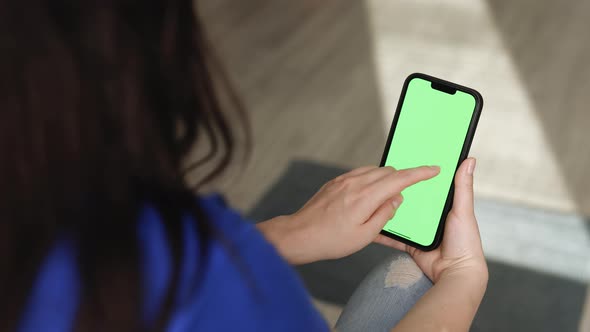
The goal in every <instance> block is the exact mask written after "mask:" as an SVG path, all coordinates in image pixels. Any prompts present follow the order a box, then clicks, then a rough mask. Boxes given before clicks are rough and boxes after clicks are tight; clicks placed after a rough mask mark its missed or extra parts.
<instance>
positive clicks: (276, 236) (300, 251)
mask: <svg viewBox="0 0 590 332" xmlns="http://www.w3.org/2000/svg"><path fill="white" fill-rule="evenodd" d="M292 219H293V218H292V216H290V215H286V216H278V217H275V218H273V219H270V220H267V221H264V222H261V223H258V224H257V228H258V230H260V232H261V233H262V234H263V235H264V237H265V238H266V240H267V241H268V242H270V243H271V244H272V245H273V246H274V247H275V248H276V249H277V251H278V252H279V254H280V255H281V256H282V257H283V258H284V259H285V260H286V261H287V262H289V264H292V265H300V264H306V263H311V262H313V261H315V259H314V258H313V257H311V255H310V253H309V250H306V247H307V246H306V245H305V243H306V240H305V238H306V236H305V234H304V231H303V229H301V227H299V225H298V224H297V223H295V222H294V220H292Z"/></svg>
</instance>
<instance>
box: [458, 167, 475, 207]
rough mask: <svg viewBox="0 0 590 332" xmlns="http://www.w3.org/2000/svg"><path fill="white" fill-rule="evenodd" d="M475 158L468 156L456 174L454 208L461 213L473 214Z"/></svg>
mask: <svg viewBox="0 0 590 332" xmlns="http://www.w3.org/2000/svg"><path fill="white" fill-rule="evenodd" d="M474 170H475V158H467V159H465V161H463V163H462V164H461V166H460V167H459V169H458V170H457V174H455V196H454V199H453V210H455V213H457V214H459V215H465V214H468V215H472V214H473V171H474Z"/></svg>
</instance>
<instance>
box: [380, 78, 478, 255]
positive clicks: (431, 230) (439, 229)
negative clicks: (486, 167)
mask: <svg viewBox="0 0 590 332" xmlns="http://www.w3.org/2000/svg"><path fill="white" fill-rule="evenodd" d="M482 106H483V99H482V97H481V95H480V94H479V93H478V92H477V91H475V90H473V89H470V88H466V87H464V86H461V85H458V84H454V83H451V82H447V81H444V80H441V79H438V78H435V77H432V76H428V75H425V74H420V73H415V74H412V75H410V76H408V78H407V79H406V81H405V82H404V86H403V89H402V93H401V97H400V100H399V102H398V105H397V110H396V113H395V116H394V118H393V123H392V125H391V130H390V131H389V136H388V138H387V143H386V145H385V151H384V152H383V157H382V158H381V166H393V167H395V168H396V169H404V168H410V167H417V166H423V165H436V166H440V173H439V174H438V175H437V176H436V177H434V178H432V179H429V180H426V181H422V182H420V183H417V184H415V185H413V186H410V187H408V188H406V189H405V190H404V191H402V195H403V196H404V202H403V203H402V205H401V206H400V207H399V208H398V210H397V211H396V213H395V216H394V217H393V218H392V219H391V220H389V221H388V222H387V224H386V225H385V227H383V230H382V231H381V233H382V234H384V235H386V236H389V237H391V238H393V239H396V240H398V241H400V242H403V243H406V244H409V245H411V246H413V247H415V248H418V249H421V250H424V251H429V250H433V249H436V248H437V247H438V246H439V245H440V243H441V240H442V236H443V231H444V224H445V219H446V217H447V214H448V213H449V210H450V209H451V207H452V204H453V180H454V178H455V172H456V171H457V168H458V167H459V165H460V163H461V162H462V161H463V160H465V158H467V154H468V153H469V148H470V146H471V142H472V140H473V136H474V134H475V128H476V127H477V122H478V121H479V116H480V114H481V109H482Z"/></svg>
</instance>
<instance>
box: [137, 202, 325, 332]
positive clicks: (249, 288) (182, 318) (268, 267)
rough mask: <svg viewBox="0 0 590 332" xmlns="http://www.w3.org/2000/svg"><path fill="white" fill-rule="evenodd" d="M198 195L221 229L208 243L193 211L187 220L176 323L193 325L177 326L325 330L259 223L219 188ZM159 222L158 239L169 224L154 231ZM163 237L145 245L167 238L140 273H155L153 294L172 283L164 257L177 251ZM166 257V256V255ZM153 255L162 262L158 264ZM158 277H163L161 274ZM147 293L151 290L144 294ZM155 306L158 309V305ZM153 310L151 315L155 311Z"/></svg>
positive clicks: (153, 213)
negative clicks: (229, 201) (170, 249)
mask: <svg viewBox="0 0 590 332" xmlns="http://www.w3.org/2000/svg"><path fill="white" fill-rule="evenodd" d="M197 199H198V204H199V205H200V207H201V208H202V209H203V210H204V212H205V213H206V215H207V217H208V218H209V220H208V221H209V222H210V224H211V226H212V227H214V228H215V230H216V231H215V232H213V233H212V236H211V237H210V238H208V239H206V241H207V243H202V241H204V240H203V238H202V237H200V236H199V232H198V229H197V228H196V220H195V219H194V217H191V216H190V215H188V214H187V215H186V216H185V218H184V219H183V244H182V248H183V255H182V258H181V270H180V271H181V273H180V276H179V279H178V280H179V283H178V289H177V297H178V298H179V299H181V301H180V302H179V303H183V305H182V306H181V308H178V310H177V311H176V312H177V313H176V317H175V318H174V319H173V321H172V323H173V324H180V325H182V326H185V325H183V324H189V325H186V326H190V329H183V328H179V329H178V330H179V331H183V330H203V331H205V330H217V331H224V330H226V329H227V330H232V329H235V328H236V327H237V326H240V329H241V330H243V331H265V330H282V331H300V330H309V331H318V330H321V331H324V330H326V329H327V327H326V325H325V323H324V321H323V319H322V318H321V316H320V315H319V313H318V312H317V311H316V310H315V309H314V308H313V305H312V304H311V301H310V298H309V296H308V294H307V292H306V290H305V288H304V287H303V284H302V283H301V281H300V280H299V278H298V277H297V275H296V273H295V272H294V270H293V269H292V267H291V266H289V265H288V264H287V263H286V262H285V261H284V260H283V259H282V258H281V257H280V256H279V255H278V253H277V251H276V250H275V248H274V247H273V246H272V245H271V244H270V243H268V242H267V241H266V240H265V239H264V237H263V236H262V234H260V232H258V230H257V229H256V227H255V226H254V224H253V223H252V222H251V221H249V220H247V219H245V218H243V217H242V216H241V214H240V213H239V212H238V211H237V210H235V209H233V208H231V207H230V206H229V205H228V204H227V203H226V201H225V200H224V198H223V197H222V196H221V195H219V194H212V195H207V196H201V197H198V198H197ZM145 217H148V219H151V223H153V222H154V221H157V220H159V219H158V218H157V213H156V211H154V210H151V212H149V213H148V214H147V215H145V216H144V218H145ZM148 219H146V220H148ZM148 223H150V222H148ZM152 226H153V225H152ZM159 227H162V226H161V225H160V226H156V227H153V229H152V233H153V235H155V237H158V235H157V234H163V233H161V232H163V227H162V228H160V230H157V231H156V232H153V230H154V229H157V228H159ZM159 237H160V240H157V239H154V238H152V239H151V240H150V241H149V242H146V244H148V245H149V246H151V247H152V248H151V249H150V248H146V249H144V250H145V251H148V252H149V251H150V250H153V246H154V244H157V243H160V244H161V245H159V253H153V254H152V259H151V260H152V262H151V263H148V264H147V265H152V266H151V268H149V269H147V270H146V271H144V272H143V273H142V274H143V275H144V277H147V278H148V279H152V281H150V280H147V283H148V284H149V283H151V284H152V286H150V287H149V288H150V289H151V290H150V289H146V292H148V293H149V292H150V291H151V292H153V290H154V289H156V290H157V289H165V288H164V285H165V284H166V283H167V282H169V281H170V279H169V278H170V275H171V273H170V271H171V267H170V263H165V262H166V261H169V258H170V257H171V256H170V253H169V252H168V253H166V251H168V249H167V248H166V246H165V245H164V244H165V238H163V237H161V236H159ZM203 250H204V251H203ZM162 251H164V254H163V255H162ZM158 255H160V256H158ZM162 257H168V259H163V260H162V259H161V258H162ZM153 260H156V261H157V260H160V261H159V262H156V263H155V264H154V262H153ZM163 262H164V263H165V264H164V265H162V264H161V263H163ZM148 270H149V271H148ZM163 271H164V272H163ZM165 271H168V272H165ZM157 278H159V280H155V279H157ZM195 282H197V284H196V285H195ZM152 297H155V298H158V297H159V296H157V295H156V296H152ZM149 298H150V296H149V295H148V296H147V297H146V299H149ZM154 300H155V299H154ZM148 302H149V301H148ZM151 310H152V311H157V306H154V307H153V308H152V309H151ZM147 311H148V313H147V314H148V315H149V311H150V310H149V309H148V310H147ZM228 315H229V316H228ZM230 316H231V317H230ZM189 322H190V323H189Z"/></svg>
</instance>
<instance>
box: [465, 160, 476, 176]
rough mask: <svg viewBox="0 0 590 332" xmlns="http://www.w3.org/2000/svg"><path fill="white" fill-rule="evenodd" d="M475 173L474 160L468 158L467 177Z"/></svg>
mask: <svg viewBox="0 0 590 332" xmlns="http://www.w3.org/2000/svg"><path fill="white" fill-rule="evenodd" d="M473 171H475V158H470V160H469V165H467V175H473Z"/></svg>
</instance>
